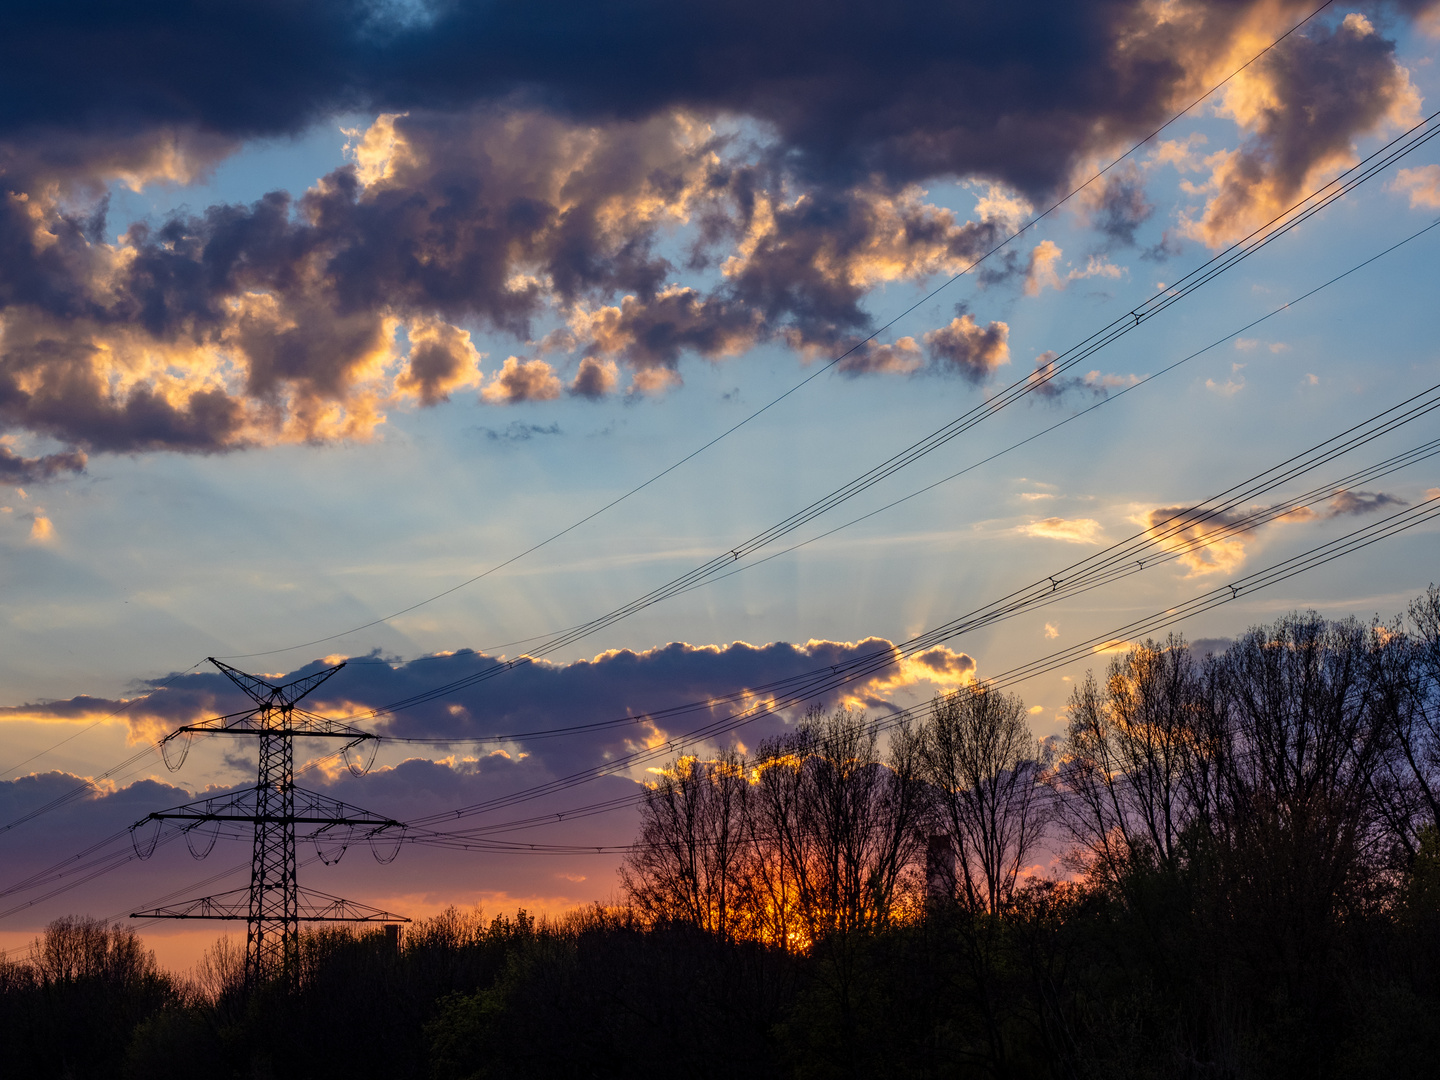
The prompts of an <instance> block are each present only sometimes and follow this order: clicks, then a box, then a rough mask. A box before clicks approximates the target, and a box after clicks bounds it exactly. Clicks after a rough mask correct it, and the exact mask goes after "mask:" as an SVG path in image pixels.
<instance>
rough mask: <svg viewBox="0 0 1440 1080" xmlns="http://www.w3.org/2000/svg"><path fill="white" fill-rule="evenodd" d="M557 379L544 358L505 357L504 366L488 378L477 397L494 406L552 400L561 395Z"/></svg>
mask: <svg viewBox="0 0 1440 1080" xmlns="http://www.w3.org/2000/svg"><path fill="white" fill-rule="evenodd" d="M560 389H561V384H560V379H559V377H558V376H557V375H556V374H555V371H554V369H553V368H551V366H550V365H549V364H547V363H546V362H545V361H544V360H521V359H520V358H519V357H518V356H507V357H506V358H505V365H504V366H503V367H502V368H501V369H500V370H499V371H497V372H496V373H495V374H494V375H493V376H492V377H491V379H490V382H489V384H488V385H487V386H486V387H485V389H483V390H481V391H480V396H481V397H482V398H483V399H484V400H486V401H488V402H490V403H491V404H493V405H518V404H519V403H520V402H522V401H551V400H553V399H554V398H557V397H559V396H560Z"/></svg>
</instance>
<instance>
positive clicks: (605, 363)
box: [569, 356, 620, 401]
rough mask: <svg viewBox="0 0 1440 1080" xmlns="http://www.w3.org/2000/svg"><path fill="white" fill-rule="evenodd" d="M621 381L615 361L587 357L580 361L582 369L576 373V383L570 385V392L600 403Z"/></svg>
mask: <svg viewBox="0 0 1440 1080" xmlns="http://www.w3.org/2000/svg"><path fill="white" fill-rule="evenodd" d="M619 379H620V375H619V371H618V369H617V368H616V367H615V361H614V360H596V359H595V358H594V357H593V356H587V357H584V358H583V359H582V360H581V361H580V368H579V370H578V371H576V372H575V381H574V382H572V383H571V384H570V387H569V392H570V393H571V394H573V395H574V396H576V397H583V398H589V399H590V400H591V401H598V400H600V399H601V398H603V397H605V396H606V395H608V394H609V393H611V391H613V390H614V389H615V384H616V383H617V382H618V381H619Z"/></svg>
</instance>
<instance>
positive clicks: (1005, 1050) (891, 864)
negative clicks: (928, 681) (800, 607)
mask: <svg viewBox="0 0 1440 1080" xmlns="http://www.w3.org/2000/svg"><path fill="white" fill-rule="evenodd" d="M1024 718H1025V709H1024V706H1023V704H1022V703H1020V702H1019V701H1018V699H1016V698H1013V697H1009V696H1008V695H1006V694H1004V693H1003V691H1001V690H998V689H995V688H986V687H977V688H972V689H968V690H962V691H961V692H960V693H959V694H957V695H955V696H954V697H952V698H949V699H942V700H937V702H936V703H935V705H934V708H933V709H932V711H931V714H930V716H929V717H927V718H926V720H925V721H924V722H922V723H918V724H915V725H913V726H906V725H898V726H892V727H891V728H890V729H889V731H888V737H882V735H883V733H882V732H881V731H880V730H878V728H877V725H876V724H875V723H873V722H871V721H869V720H867V719H865V718H864V717H863V716H862V715H860V714H858V713H854V712H850V711H848V710H846V709H843V708H842V709H837V710H835V711H833V712H830V713H819V712H816V713H812V714H811V715H810V716H808V717H807V718H806V719H805V721H803V722H802V723H800V724H799V725H797V726H796V728H795V729H793V732H792V734H791V735H789V736H788V737H786V738H784V739H781V740H778V741H776V742H773V743H771V744H768V745H766V746H762V747H760V748H759V749H758V750H757V751H756V753H755V754H754V755H752V756H750V757H748V758H742V757H740V756H738V755H729V756H722V757H721V758H720V759H718V760H716V761H708V762H701V761H696V760H694V759H681V760H679V761H676V762H675V763H674V764H673V766H672V767H671V769H670V770H668V772H667V773H666V774H665V775H664V776H662V777H661V778H660V780H659V782H657V784H656V785H655V786H654V787H653V788H652V790H651V791H650V793H649V796H648V798H647V801H646V804H645V806H644V808H643V810H642V815H641V829H640V834H639V837H638V839H637V844H636V847H635V851H634V853H633V854H632V855H630V856H629V857H628V858H627V860H626V865H625V867H624V870H623V872H622V884H623V886H624V889H625V893H626V896H627V898H628V903H627V904H626V905H625V906H624V907H621V908H612V909H600V908H596V909H594V910H591V911H587V912H580V913H576V914H573V915H571V916H569V917H567V918H565V919H562V920H560V921H556V922H537V921H536V920H534V919H532V918H529V917H527V916H526V915H525V914H524V913H521V914H520V915H518V916H517V917H515V918H508V917H500V918H495V919H491V920H485V919H482V918H480V917H479V916H478V914H477V915H467V914H463V913H458V912H450V913H448V914H446V915H443V916H441V917H439V918H436V919H433V920H429V921H426V922H422V923H417V924H414V925H412V926H411V927H408V928H407V930H406V933H405V935H404V937H403V939H402V941H401V943H400V945H399V947H398V949H396V948H394V947H392V946H391V945H389V944H387V940H386V938H385V937H384V935H383V934H379V933H373V934H351V933H337V932H325V933H319V934H313V935H308V936H306V937H305V938H304V940H303V943H302V957H301V965H300V978H299V981H298V987H297V989H296V990H295V991H294V992H293V993H286V992H284V991H283V990H282V989H281V988H280V987H278V986H276V987H270V988H261V989H260V990H258V991H255V992H252V993H246V992H245V991H244V989H243V987H242V985H241V980H240V971H241V968H242V965H241V964H240V962H239V958H238V957H237V956H235V955H234V954H233V953H230V952H227V951H226V950H225V949H223V948H219V949H217V950H216V951H215V952H214V953H213V954H212V955H211V956H210V957H209V958H208V960H207V962H206V964H204V965H202V967H201V969H199V970H198V971H197V972H196V973H195V975H194V976H193V977H192V978H188V979H179V978H177V977H174V976H171V975H168V974H165V973H163V972H161V971H159V970H157V968H156V966H155V963H154V960H153V958H151V957H150V956H149V954H148V953H146V952H145V950H144V949H143V948H142V947H141V946H140V944H139V942H138V939H137V938H136V937H135V936H134V935H133V934H132V933H131V932H129V931H127V930H125V929H123V928H116V927H105V926H103V925H98V924H94V923H89V922H86V921H84V920H63V921H61V922H59V923H56V924H54V925H53V926H51V927H50V928H49V929H48V930H47V931H46V933H45V934H44V936H43V937H42V938H41V939H40V940H39V941H37V943H36V946H35V948H34V950H33V952H32V956H31V957H30V959H29V960H28V961H25V962H18V963H16V962H0V1032H3V1039H4V1045H3V1047H0V1055H3V1060H4V1061H5V1063H6V1068H7V1071H8V1072H9V1075H13V1076H27V1077H30V1076H35V1077H45V1076H56V1077H60V1076H74V1077H102V1076H103V1077H107V1078H108V1077H121V1076H125V1077H144V1078H154V1080H165V1078H168V1077H186V1078H189V1077H194V1076H205V1077H230V1076H234V1077H245V1078H249V1077H263V1076H276V1077H305V1078H316V1080H320V1078H329V1077H335V1078H341V1077H343V1078H346V1080H359V1078H366V1077H386V1078H397V1080H398V1078H406V1077H417V1078H418V1077H425V1078H436V1080H465V1078H490V1077H495V1078H500V1077H576V1078H579V1077H611V1076H614V1077H620V1076H624V1077H636V1078H642V1077H650V1076H655V1077H660V1076H665V1077H674V1076H695V1077H712V1076H713V1077H720V1076H726V1077H730V1076H744V1077H746V1078H755V1080H761V1078H766V1077H777V1078H779V1077H787V1078H792V1077H793V1078H797V1080H799V1078H805V1080H810V1078H815V1080H820V1078H830V1077H836V1078H839V1077H877V1076H879V1077H916V1078H919V1077H995V1078H1005V1077H1013V1078H1016V1080H1020V1078H1030V1077H1036V1078H1040V1077H1046V1078H1049V1077H1055V1078H1061V1077H1065V1078H1069V1077H1074V1078H1082V1077H1117V1078H1127V1077H1136V1078H1140V1077H1147V1078H1148V1077H1156V1078H1159V1077H1194V1078H1211V1077H1214V1078H1230V1077H1234V1078H1248V1077H1264V1078H1289V1077H1296V1078H1299V1077H1305V1078H1307V1080H1323V1078H1328V1077H1336V1078H1339V1077H1345V1078H1357V1080H1358V1078H1368V1077H1387V1078H1388V1077H1409V1076H1429V1075H1434V1070H1435V1069H1436V1065H1435V1062H1436V1061H1440V591H1437V590H1436V589H1435V588H1434V587H1432V588H1431V589H1430V591H1429V592H1428V593H1427V594H1426V595H1425V596H1423V597H1421V598H1420V599H1419V600H1418V601H1417V602H1416V603H1415V604H1414V605H1413V606H1412V608H1411V611H1410V614H1409V618H1408V619H1407V620H1403V621H1397V622H1395V623H1394V624H1391V625H1389V626H1382V625H1378V624H1377V625H1370V626H1365V625H1361V624H1358V623H1355V622H1351V621H1344V622H1329V621H1326V620H1323V619H1320V618H1319V617H1317V616H1314V615H1292V616H1289V617H1287V618H1285V619H1282V620H1281V621H1279V622H1278V623H1276V624H1274V625H1272V626H1265V627H1259V628H1256V629H1254V630H1252V631H1251V632H1250V633H1248V634H1247V635H1245V636H1244V637H1242V638H1241V639H1239V640H1237V641H1236V642H1235V643H1234V644H1233V645H1231V646H1230V647H1229V648H1228V649H1226V650H1225V651H1224V652H1222V653H1219V654H1216V655H1214V656H1208V657H1199V656H1196V655H1194V654H1193V652H1192V650H1190V649H1189V648H1188V647H1186V646H1185V645H1184V643H1183V642H1181V641H1180V640H1178V639H1174V638H1172V639H1169V640H1167V641H1166V642H1161V643H1145V644H1144V645H1137V646H1135V647H1133V648H1131V649H1130V650H1129V651H1128V652H1127V653H1124V654H1118V655H1117V656H1116V657H1115V658H1114V660H1113V661H1112V663H1111V665H1110V668H1109V670H1108V671H1107V672H1106V673H1105V675H1104V677H1103V678H1101V679H1090V680H1087V681H1086V682H1085V683H1083V684H1082V685H1080V686H1078V687H1077V688H1076V691H1075V694H1074V697H1073V698H1072V701H1071V703H1070V720H1071V728H1070V732H1069V738H1068V739H1067V740H1066V741H1065V743H1064V744H1063V745H1060V746H1056V745H1047V744H1044V743H1039V742H1036V741H1035V740H1034V739H1032V738H1031V736H1030V734H1029V731H1028V729H1027V727H1026V725H1025V719H1024ZM1056 850H1060V851H1063V852H1064V853H1065V859H1066V865H1067V866H1068V867H1069V869H1070V871H1071V874H1070V878H1071V879H1070V880H1064V881H1061V880H1048V879H1043V878H1040V877H1037V876H1034V875H1033V874H1031V873H1029V872H1028V870H1027V868H1028V867H1031V866H1033V865H1035V864H1036V863H1039V862H1043V861H1044V860H1045V859H1046V858H1048V856H1047V855H1045V853H1046V852H1048V851H1056Z"/></svg>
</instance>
